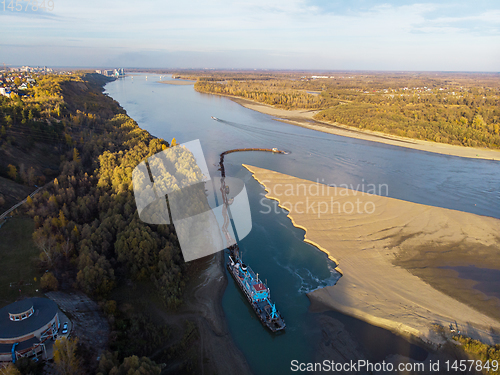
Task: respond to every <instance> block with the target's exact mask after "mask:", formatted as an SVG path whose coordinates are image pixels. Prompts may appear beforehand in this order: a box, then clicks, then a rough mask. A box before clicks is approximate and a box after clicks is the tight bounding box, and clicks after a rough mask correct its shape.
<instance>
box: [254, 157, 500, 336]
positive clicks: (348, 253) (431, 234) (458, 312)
mask: <svg viewBox="0 0 500 375" xmlns="http://www.w3.org/2000/svg"><path fill="white" fill-rule="evenodd" d="M245 168H247V169H248V170H249V171H251V172H252V173H253V176H254V178H255V179H256V180H258V181H259V182H260V183H261V184H262V185H264V186H265V188H266V190H267V191H268V194H267V195H266V197H268V198H269V199H274V200H277V201H278V202H279V204H280V206H283V207H286V209H287V210H288V211H289V214H288V216H289V217H290V219H291V220H292V222H293V224H294V225H295V226H296V227H299V228H303V229H304V230H305V231H306V234H305V239H304V240H305V241H306V242H308V243H311V244H313V245H314V246H316V247H318V248H319V249H321V250H322V251H324V252H325V253H326V254H328V257H329V258H331V259H332V260H333V261H334V262H336V263H337V264H338V270H339V271H340V272H341V273H342V274H343V276H342V277H341V278H340V280H339V282H338V283H337V285H335V286H331V287H325V288H323V289H320V290H317V291H314V292H312V293H310V294H309V295H308V296H309V298H310V299H311V301H312V304H313V306H314V305H315V304H316V305H318V306H327V307H328V308H331V309H335V310H338V311H340V312H342V313H344V314H348V315H351V316H354V317H356V318H358V319H362V320H364V321H366V322H368V323H370V324H373V325H377V326H380V327H382V328H385V329H389V330H391V331H394V332H397V333H399V334H403V335H410V336H417V337H419V338H421V339H423V340H425V341H427V342H429V343H431V344H439V343H441V342H442V341H443V337H442V336H441V335H439V334H437V333H436V332H435V330H434V329H433V326H432V325H433V324H439V325H441V326H443V327H446V330H449V329H448V327H449V324H450V323H453V324H454V325H455V322H456V323H457V324H458V329H459V330H461V331H462V333H464V334H467V335H469V336H471V337H473V338H477V339H481V340H482V341H483V342H486V343H498V342H500V335H499V333H500V312H499V311H500V309H499V306H500V305H498V302H499V301H498V300H496V299H495V298H491V297H490V298H488V297H487V296H485V295H484V294H482V293H480V292H478V291H474V290H472V288H471V286H470V285H469V284H467V283H466V284H465V285H462V286H460V288H458V287H456V286H457V285H458V283H454V282H453V280H452V279H449V278H453V277H454V276H456V274H454V273H453V272H450V273H446V272H443V269H442V268H441V267H446V266H458V265H470V264H475V265H477V266H478V267H484V268H494V269H500V238H499V236H500V220H498V219H494V218H490V217H485V216H479V215H474V214H470V213H465V212H460V211H454V210H449V209H444V208H439V207H432V206H425V205H421V204H416V203H411V202H406V201H401V200H397V199H393V198H388V197H382V196H376V195H370V194H363V193H362V192H356V191H353V190H348V189H342V188H338V187H337V188H335V187H328V186H326V185H322V184H318V183H316V182H311V181H307V180H302V179H299V178H296V177H293V176H288V175H284V174H281V173H278V172H274V171H270V170H266V169H262V168H258V167H253V166H247V165H245ZM320 210H321V213H319V211H320ZM351 211H352V212H351ZM349 212H351V213H349ZM403 267H404V268H403ZM443 277H445V278H447V279H446V280H448V281H447V282H446V281H445V279H443ZM450 280H451V281H450ZM457 280H458V279H457ZM441 284H443V285H444V287H443V288H441V289H442V290H438V289H436V286H439V285H441ZM431 285H434V286H435V287H433V286H431ZM492 301H493V302H492ZM492 303H493V304H492Z"/></svg>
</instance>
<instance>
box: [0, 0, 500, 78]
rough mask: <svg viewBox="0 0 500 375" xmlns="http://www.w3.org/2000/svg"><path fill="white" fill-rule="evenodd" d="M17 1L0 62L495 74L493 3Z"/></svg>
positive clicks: (6, 14) (497, 26) (497, 20)
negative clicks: (47, 7)
mask: <svg viewBox="0 0 500 375" xmlns="http://www.w3.org/2000/svg"><path fill="white" fill-rule="evenodd" d="M5 1H6V4H7V5H8V3H9V1H11V0H5ZM39 2H40V1H39ZM20 3H22V4H23V10H22V11H20V12H16V11H11V10H10V9H8V8H7V9H6V10H3V4H0V25H1V27H0V30H1V31H0V63H3V62H5V63H7V64H11V65H21V64H22V65H24V64H28V65H47V66H79V67H114V66H122V67H158V68H161V67H164V68H235V69H316V70H347V69H348V70H436V71H442V70H445V71H495V72H498V71H500V2H498V1H475V2H471V1H442V2H440V3H438V4H436V3H430V2H415V1H409V0H401V1H367V0H351V1H327V0H287V1H282V0H247V1H243V0H237V1H229V0H190V1H184V2H181V1H172V0H162V1H155V0H141V1H129V0H120V1H118V0H109V1H104V0H99V1H97V0H85V1H82V0H79V1H74V0H53V4H54V10H53V11H52V12H49V11H40V10H38V11H30V9H28V11H25V10H24V7H26V4H27V2H25V1H20ZM28 8H29V6H28Z"/></svg>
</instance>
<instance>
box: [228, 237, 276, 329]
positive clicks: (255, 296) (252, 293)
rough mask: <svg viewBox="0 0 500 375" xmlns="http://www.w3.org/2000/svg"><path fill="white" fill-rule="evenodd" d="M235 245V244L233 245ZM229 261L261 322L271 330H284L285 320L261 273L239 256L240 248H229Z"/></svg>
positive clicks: (237, 280) (232, 273) (229, 268)
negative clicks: (273, 300)
mask: <svg viewBox="0 0 500 375" xmlns="http://www.w3.org/2000/svg"><path fill="white" fill-rule="evenodd" d="M232 247H234V246H232ZM229 251H230V255H229V261H228V262H227V269H228V270H229V273H230V274H231V275H232V276H233V278H234V280H235V281H236V284H237V285H238V286H239V288H240V289H241V291H242V292H243V294H244V295H245V297H246V298H247V300H248V302H249V303H250V305H251V306H252V308H253V310H254V311H255V313H256V314H257V317H258V318H259V320H260V321H261V323H262V324H263V325H264V326H266V327H267V328H269V330H270V331H271V332H278V331H281V330H284V329H285V327H286V324H285V320H284V319H283V317H282V316H281V314H280V312H279V311H278V310H276V305H275V304H274V303H273V302H272V300H271V291H270V290H269V288H268V286H267V285H266V284H265V283H264V282H262V280H259V275H258V274H257V275H256V274H255V272H254V271H253V270H252V269H251V268H250V267H249V266H247V265H246V264H245V263H243V261H242V260H241V258H240V257H239V256H238V249H237V248H233V249H231V248H230V249H229Z"/></svg>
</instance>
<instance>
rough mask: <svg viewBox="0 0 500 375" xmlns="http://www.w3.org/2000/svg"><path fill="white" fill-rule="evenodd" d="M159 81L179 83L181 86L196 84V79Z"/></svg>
mask: <svg viewBox="0 0 500 375" xmlns="http://www.w3.org/2000/svg"><path fill="white" fill-rule="evenodd" d="M158 83H165V84H167V85H179V86H184V85H194V84H195V83H196V81H186V80H184V81H181V80H175V81H158Z"/></svg>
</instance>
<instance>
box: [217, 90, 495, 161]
mask: <svg viewBox="0 0 500 375" xmlns="http://www.w3.org/2000/svg"><path fill="white" fill-rule="evenodd" d="M215 95H221V94H215ZM221 96H227V97H229V98H230V99H231V100H233V101H234V102H236V103H238V104H240V105H242V106H243V107H245V108H248V109H252V110H254V111H257V112H261V113H265V114H267V115H270V116H274V117H276V119H275V120H277V121H282V122H286V123H288V124H292V125H297V126H302V127H304V128H309V129H313V130H317V131H321V132H324V133H330V134H335V135H340V136H343V137H350V138H356V139H363V140H366V141H372V142H379V143H384V144H388V145H393V146H399V147H406V148H411V149H415V150H421V151H427V152H434V153H438V154H443V155H451V156H459V157H465V158H475V159H488V160H497V161H498V160H500V150H493V149H487V148H477V147H465V146H456V145H450V144H446V143H437V142H430V141H423V140H420V139H413V138H406V137H399V136H395V135H391V134H387V133H382V132H376V131H371V130H366V129H363V130H362V129H358V128H355V127H352V126H347V125H342V124H339V123H337V122H334V123H333V122H332V123H331V122H326V121H318V120H315V119H314V118H313V116H314V115H315V114H316V113H318V112H319V111H314V110H286V109H280V108H276V107H273V106H271V105H267V104H262V103H258V102H255V101H253V100H249V99H243V98H239V97H235V96H231V95H221Z"/></svg>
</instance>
